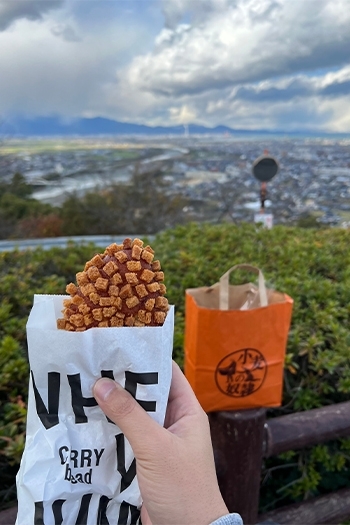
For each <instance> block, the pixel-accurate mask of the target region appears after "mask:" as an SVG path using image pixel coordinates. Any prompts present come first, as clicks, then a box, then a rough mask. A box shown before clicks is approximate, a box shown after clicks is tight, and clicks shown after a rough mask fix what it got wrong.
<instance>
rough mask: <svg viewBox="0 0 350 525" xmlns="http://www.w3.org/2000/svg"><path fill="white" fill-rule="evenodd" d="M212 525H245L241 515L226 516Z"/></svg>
mask: <svg viewBox="0 0 350 525" xmlns="http://www.w3.org/2000/svg"><path fill="white" fill-rule="evenodd" d="M210 525H243V521H242V518H241V516H240V515H239V514H236V513H234V514H226V515H225V516H221V518H219V519H217V520H215V521H213V522H212V523H211V524H210Z"/></svg>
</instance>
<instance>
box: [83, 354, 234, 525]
mask: <svg viewBox="0 0 350 525" xmlns="http://www.w3.org/2000/svg"><path fill="white" fill-rule="evenodd" d="M93 392H94V396H95V398H96V401H97V402H98V404H99V405H100V407H101V409H102V410H103V412H104V413H105V414H106V415H107V416H108V417H109V418H110V419H111V420H112V421H113V422H114V423H115V424H116V425H118V427H119V428H120V429H121V431H122V432H123V433H124V435H125V437H126V438H127V439H128V441H129V443H130V445H131V447H132V449H133V452H134V455H135V458H136V471H137V478H138V482H139V487H140V491H141V496H142V499H143V506H142V509H141V519H142V523H143V525H152V524H153V525H208V524H209V523H211V522H212V521H214V520H216V519H217V518H219V517H221V516H223V515H225V514H227V513H228V510H227V507H226V505H225V503H224V501H223V499H222V496H221V494H220V491H219V487H218V483H217V479H216V473H215V465H214V458H213V451H212V444H211V439H210V430H209V423H208V418H207V415H206V414H205V412H204V411H203V410H202V408H201V406H200V404H199V403H198V401H197V399H196V397H195V395H194V393H193V391H192V388H191V387H190V385H189V383H188V381H187V379H186V378H185V376H184V375H183V373H182V372H181V370H180V368H179V367H178V366H177V365H176V364H175V363H173V376H172V382H171V387H170V394H169V402H168V407H167V411H166V416H165V423H164V428H163V427H161V426H160V425H159V424H158V423H156V422H155V421H154V420H153V419H152V418H151V416H149V414H147V412H145V411H144V409H143V408H141V406H140V405H139V404H138V403H137V401H135V399H134V398H133V397H132V396H131V395H130V394H129V393H128V392H127V391H126V390H125V389H124V388H122V387H121V386H120V385H118V384H117V383H115V382H114V381H112V380H111V379H107V378H101V379H99V380H98V381H97V382H96V383H95V386H94V390H93Z"/></svg>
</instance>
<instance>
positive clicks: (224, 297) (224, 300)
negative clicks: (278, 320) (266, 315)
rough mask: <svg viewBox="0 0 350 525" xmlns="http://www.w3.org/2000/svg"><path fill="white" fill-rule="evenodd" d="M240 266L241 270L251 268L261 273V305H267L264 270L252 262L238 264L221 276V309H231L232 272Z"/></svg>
mask: <svg viewBox="0 0 350 525" xmlns="http://www.w3.org/2000/svg"><path fill="white" fill-rule="evenodd" d="M238 268H240V269H241V270H249V271H251V272H254V273H256V274H258V275H259V279H258V288H259V294H260V305H261V306H267V304H268V302H267V293H266V285H265V279H264V276H263V273H262V271H261V270H260V269H259V268H257V267H256V266H251V265H250V264H236V265H235V266H232V268H230V269H229V270H227V272H226V273H224V275H223V276H222V277H220V292H219V304H220V310H228V309H229V279H230V274H231V272H232V271H233V270H237V269H238Z"/></svg>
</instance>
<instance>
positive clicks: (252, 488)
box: [208, 408, 266, 525]
mask: <svg viewBox="0 0 350 525" xmlns="http://www.w3.org/2000/svg"><path fill="white" fill-rule="evenodd" d="M208 416H209V423H210V428H211V437H212V442H213V450H214V458H215V464H216V470H217V476H218V481H219V487H220V490H221V494H222V496H223V498H224V501H225V503H226V505H227V507H228V509H229V511H230V512H238V513H239V514H240V515H241V516H242V518H243V522H244V524H245V525H249V524H255V523H257V517H258V506H259V488H260V478H261V466H262V465H261V464H262V457H263V439H264V424H265V419H266V409H265V408H258V409H251V410H239V411H235V412H212V413H210V414H208Z"/></svg>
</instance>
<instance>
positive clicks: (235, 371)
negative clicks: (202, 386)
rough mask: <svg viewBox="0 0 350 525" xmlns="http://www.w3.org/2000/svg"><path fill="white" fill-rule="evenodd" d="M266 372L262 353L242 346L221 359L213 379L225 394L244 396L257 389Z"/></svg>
mask: <svg viewBox="0 0 350 525" xmlns="http://www.w3.org/2000/svg"><path fill="white" fill-rule="evenodd" d="M266 373H267V363H266V360H265V357H264V356H263V354H262V353H261V352H259V350H256V349H255V348H243V349H242V350H237V351H236V352H232V354H229V355H227V356H226V357H224V358H223V359H221V361H220V363H219V364H218V366H217V367H216V370H215V381H216V384H217V386H218V388H219V390H221V392H223V393H224V394H226V395H227V396H231V397H246V396H250V395H251V394H253V393H254V392H256V391H257V390H259V388H260V387H261V385H262V384H263V382H264V380H265V377H266Z"/></svg>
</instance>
